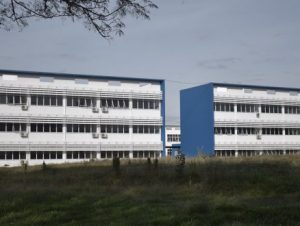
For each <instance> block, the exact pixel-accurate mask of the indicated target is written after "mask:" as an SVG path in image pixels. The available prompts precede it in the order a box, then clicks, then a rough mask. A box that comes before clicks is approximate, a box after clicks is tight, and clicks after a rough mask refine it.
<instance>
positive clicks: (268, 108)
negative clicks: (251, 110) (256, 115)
mask: <svg viewBox="0 0 300 226" xmlns="http://www.w3.org/2000/svg"><path fill="white" fill-rule="evenodd" d="M281 108H282V107H281V106H280V105H261V112H262V113H271V114H272V113H275V114H280V113H282V111H281Z"/></svg>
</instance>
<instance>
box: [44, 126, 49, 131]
mask: <svg viewBox="0 0 300 226" xmlns="http://www.w3.org/2000/svg"><path fill="white" fill-rule="evenodd" d="M44 132H50V125H49V124H44Z"/></svg>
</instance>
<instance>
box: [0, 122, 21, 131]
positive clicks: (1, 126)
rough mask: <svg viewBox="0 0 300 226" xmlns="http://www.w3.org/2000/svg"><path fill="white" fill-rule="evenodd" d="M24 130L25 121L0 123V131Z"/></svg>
mask: <svg viewBox="0 0 300 226" xmlns="http://www.w3.org/2000/svg"><path fill="white" fill-rule="evenodd" d="M21 131H26V124H25V123H0V132H21Z"/></svg>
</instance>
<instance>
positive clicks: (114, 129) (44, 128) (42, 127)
mask: <svg viewBox="0 0 300 226" xmlns="http://www.w3.org/2000/svg"><path fill="white" fill-rule="evenodd" d="M100 128H101V133H129V125H101V126H100ZM21 131H24V132H25V131H26V124H25V123H0V132H21ZM30 131H31V132H34V133H35V132H38V133H61V132H63V124H49V123H32V124H30ZM67 132H68V133H96V132H97V125H94V124H67ZM159 132H160V127H159V126H150V125H149V126H148V125H134V126H133V133H150V134H154V133H159Z"/></svg>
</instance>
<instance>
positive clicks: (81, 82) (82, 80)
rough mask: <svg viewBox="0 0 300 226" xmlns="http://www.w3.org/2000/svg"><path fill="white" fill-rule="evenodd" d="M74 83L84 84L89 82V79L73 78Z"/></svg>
mask: <svg viewBox="0 0 300 226" xmlns="http://www.w3.org/2000/svg"><path fill="white" fill-rule="evenodd" d="M75 84H83V85H86V84H89V80H87V79H75Z"/></svg>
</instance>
